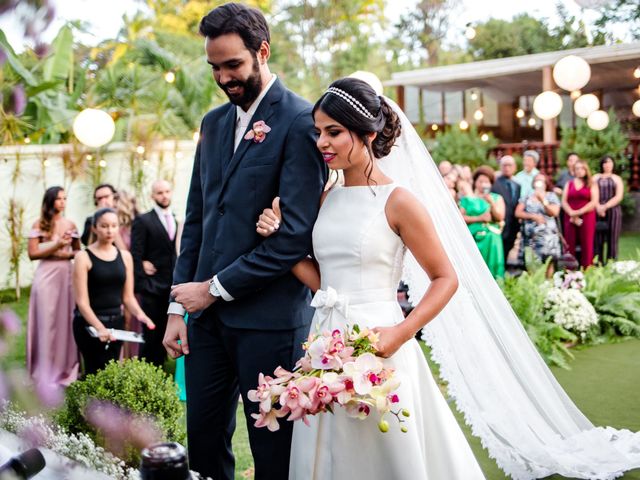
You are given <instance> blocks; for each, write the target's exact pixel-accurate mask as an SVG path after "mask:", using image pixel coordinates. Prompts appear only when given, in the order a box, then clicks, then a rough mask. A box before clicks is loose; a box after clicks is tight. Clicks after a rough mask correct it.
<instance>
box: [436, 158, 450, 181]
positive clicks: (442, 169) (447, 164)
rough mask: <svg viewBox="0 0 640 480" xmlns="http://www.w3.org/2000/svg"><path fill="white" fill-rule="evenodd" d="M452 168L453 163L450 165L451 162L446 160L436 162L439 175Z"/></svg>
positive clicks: (443, 174)
mask: <svg viewBox="0 0 640 480" xmlns="http://www.w3.org/2000/svg"><path fill="white" fill-rule="evenodd" d="M452 168H453V165H451V162H450V161H448V160H442V161H441V162H440V163H439V164H438V171H439V172H440V175H442V176H443V177H444V176H445V175H446V174H447V173H449V172H450V171H451V169H452Z"/></svg>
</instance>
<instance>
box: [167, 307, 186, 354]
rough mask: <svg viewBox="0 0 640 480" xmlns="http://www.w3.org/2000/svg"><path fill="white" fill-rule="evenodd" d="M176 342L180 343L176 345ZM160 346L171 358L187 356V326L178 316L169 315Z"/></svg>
mask: <svg viewBox="0 0 640 480" xmlns="http://www.w3.org/2000/svg"><path fill="white" fill-rule="evenodd" d="M178 341H179V342H180V343H178ZM162 345H163V346H164V348H165V350H166V351H167V353H168V354H169V356H170V357H171V358H178V357H181V356H182V355H189V342H188V341H187V325H186V324H185V323H184V318H182V317H181V316H180V315H175V314H170V315H169V319H168V320H167V328H166V329H165V331H164V338H163V339H162Z"/></svg>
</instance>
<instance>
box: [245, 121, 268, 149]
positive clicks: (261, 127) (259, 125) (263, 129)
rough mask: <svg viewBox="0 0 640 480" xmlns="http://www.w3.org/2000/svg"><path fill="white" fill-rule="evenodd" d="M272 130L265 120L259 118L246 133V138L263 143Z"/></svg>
mask: <svg viewBox="0 0 640 480" xmlns="http://www.w3.org/2000/svg"><path fill="white" fill-rule="evenodd" d="M270 131H271V127H270V126H269V125H267V124H266V123H264V121H263V120H259V121H257V122H255V123H254V124H253V127H252V128H251V130H249V131H248V132H247V133H246V135H245V136H244V139H245V140H253V142H254V143H262V142H264V139H265V138H267V133H269V132H270Z"/></svg>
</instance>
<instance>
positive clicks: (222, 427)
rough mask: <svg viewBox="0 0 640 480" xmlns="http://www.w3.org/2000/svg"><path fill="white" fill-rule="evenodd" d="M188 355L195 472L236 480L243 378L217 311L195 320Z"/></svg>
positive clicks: (191, 454)
mask: <svg viewBox="0 0 640 480" xmlns="http://www.w3.org/2000/svg"><path fill="white" fill-rule="evenodd" d="M188 338H189V352H190V353H189V355H187V356H186V358H185V386H186V390H187V438H188V442H189V445H188V448H189V462H190V467H191V469H192V470H194V471H196V472H199V473H200V474H201V475H202V476H203V477H211V478H214V479H215V480H233V479H234V468H235V460H234V457H233V452H232V450H231V438H232V437H233V432H234V430H235V428H236V408H237V405H238V381H237V375H236V372H235V368H234V366H233V362H232V359H231V358H230V355H229V353H230V352H229V351H228V349H227V348H226V346H225V343H226V342H225V339H224V338H223V335H222V331H221V323H220V320H219V319H218V318H217V317H216V316H214V315H211V314H206V313H205V314H203V315H202V316H201V317H200V318H198V319H195V320H189V326H188Z"/></svg>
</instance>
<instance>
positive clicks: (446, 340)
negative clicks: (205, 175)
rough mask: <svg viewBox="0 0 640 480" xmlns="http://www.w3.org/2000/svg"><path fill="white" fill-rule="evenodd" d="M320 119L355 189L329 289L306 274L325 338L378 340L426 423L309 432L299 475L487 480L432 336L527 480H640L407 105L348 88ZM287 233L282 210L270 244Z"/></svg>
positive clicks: (497, 448) (262, 227)
mask: <svg viewBox="0 0 640 480" xmlns="http://www.w3.org/2000/svg"><path fill="white" fill-rule="evenodd" d="M313 114H314V120H315V126H316V129H317V130H318V141H317V145H318V148H319V149H320V150H321V152H322V154H323V157H324V159H325V161H326V162H327V164H328V166H329V168H331V169H334V170H336V169H342V170H343V172H344V179H345V183H344V186H336V187H334V188H331V189H330V190H329V191H327V192H326V193H325V195H324V196H323V199H322V205H321V208H320V213H319V216H318V220H317V222H316V225H315V227H314V233H313V248H314V257H315V260H316V261H317V263H318V266H319V269H320V272H319V273H320V279H319V281H318V278H317V275H318V272H317V270H316V269H315V265H314V264H313V262H312V261H310V260H305V261H303V262H301V263H300V264H298V265H297V266H296V267H295V268H294V273H295V274H296V275H297V276H298V278H300V279H301V280H302V281H304V282H305V283H307V284H308V285H309V286H311V287H312V288H314V289H315V288H317V287H318V285H319V286H320V289H319V290H318V291H317V293H316V295H315V297H314V299H313V302H312V305H313V306H315V307H316V314H315V317H314V321H313V325H312V328H313V329H315V328H320V329H322V330H325V329H333V328H340V327H344V326H345V325H346V324H347V323H349V324H351V325H353V324H356V323H357V324H359V325H361V326H369V327H376V330H377V331H378V333H379V334H380V343H379V348H380V354H381V356H383V357H386V359H385V362H386V364H387V366H390V367H392V368H395V369H396V375H397V376H398V377H399V378H400V379H401V381H402V384H401V387H400V390H399V392H398V393H399V397H400V399H401V402H402V407H403V408H407V409H409V410H410V411H411V414H412V416H411V417H410V420H411V423H410V424H409V431H408V433H401V432H399V431H396V432H392V431H390V432H388V433H385V434H382V433H380V432H378V431H377V427H376V422H375V421H359V420H356V419H352V418H349V417H347V416H346V415H345V413H344V412H342V411H341V410H340V409H337V410H336V412H335V414H334V415H328V414H324V415H318V416H316V417H313V418H312V419H311V426H310V427H307V426H305V425H303V424H300V423H297V424H296V425H295V427H294V434H293V441H292V452H291V468H290V478H292V479H311V478H317V479H332V478H333V479H342V478H351V479H359V478H380V479H382V478H384V479H387V478H393V479H405V478H407V479H408V478H410V479H432V480H433V479H436V480H440V479H456V478H460V479H463V478H464V479H475V478H483V476H482V472H481V471H480V468H479V467H478V464H477V462H476V461H475V459H474V457H473V455H472V453H471V450H470V448H469V446H468V444H467V443H466V441H465V439H464V436H463V435H462V432H461V431H460V429H459V427H458V425H457V423H456V421H455V418H454V417H453V415H452V413H451V411H450V409H449V407H448V406H447V404H446V402H445V400H444V398H443V397H442V395H441V393H440V391H439V390H438V387H437V385H436V384H435V382H434V380H433V378H432V376H431V373H430V371H429V368H428V366H427V364H426V362H425V360H424V356H423V354H422V352H421V350H420V348H419V346H418V344H417V342H416V341H415V340H414V339H413V334H414V333H415V332H416V331H417V330H419V329H420V328H422V327H423V326H424V325H426V327H425V328H424V331H423V333H424V337H425V338H426V340H427V343H429V344H430V346H431V347H432V356H433V358H434V360H436V361H437V362H438V363H439V364H440V373H441V375H442V377H443V378H444V379H445V380H447V382H448V391H449V394H450V395H451V396H452V397H453V398H454V399H455V401H456V404H457V407H458V409H459V410H461V411H462V412H463V413H464V415H465V420H466V422H467V423H468V424H469V425H470V426H471V428H472V431H473V433H474V435H476V436H479V437H480V438H481V440H482V444H483V446H484V447H485V448H487V449H488V451H489V454H490V456H491V457H492V458H494V459H495V460H496V462H497V464H498V465H499V466H500V468H502V469H503V470H504V471H505V473H507V474H508V475H510V476H511V477H512V478H514V479H531V478H540V477H544V476H548V475H550V474H553V473H559V474H561V475H564V476H567V477H575V478H585V479H591V478H595V479H609V478H616V477H618V476H620V475H622V473H623V472H624V471H625V470H629V469H632V468H637V467H640V434H638V433H632V432H630V431H628V430H615V429H612V428H609V427H607V428H601V427H594V426H593V425H592V424H591V423H590V422H589V420H588V419H587V418H586V417H584V415H583V414H582V413H581V412H580V411H579V410H578V408H577V407H576V406H575V405H574V404H573V402H572V401H571V400H570V399H569V397H568V396H567V395H566V394H565V392H564V391H563V390H562V388H561V387H560V385H559V384H558V383H557V381H556V380H555V378H554V377H553V375H552V374H551V372H550V371H549V369H548V368H547V367H546V365H545V364H544V362H543V361H542V359H541V358H540V356H539V355H538V353H537V351H536V350H535V347H534V346H533V345H532V343H531V342H530V340H529V338H528V337H527V334H526V332H525V331H524V329H523V328H522V326H521V324H520V322H519V320H518V318H517V317H516V315H515V314H514V312H513V310H512V309H511V307H510V306H509V304H508V302H507V300H506V298H505V297H504V296H503V295H502V293H501V291H500V289H499V287H498V285H497V284H496V283H495V281H494V280H493V278H492V277H491V274H490V272H489V270H488V269H487V267H486V266H485V264H484V262H483V260H482V258H481V256H480V253H479V252H478V250H477V248H476V246H475V244H474V242H473V239H472V238H471V236H470V234H469V233H468V230H467V228H466V226H465V224H464V221H463V220H462V218H461V216H460V214H459V211H458V210H457V208H456V206H455V204H454V202H453V201H452V200H451V197H450V195H449V194H448V191H447V188H446V186H445V184H444V183H443V181H442V179H441V177H440V175H439V174H438V171H437V168H436V166H435V164H434V163H433V161H432V160H431V157H430V156H429V154H428V152H427V150H426V148H425V147H424V144H423V143H422V141H421V139H420V137H419V136H418V134H417V133H416V132H415V130H414V129H413V127H412V126H411V123H410V122H409V121H408V119H407V118H406V117H405V116H404V114H403V113H402V112H401V110H400V109H399V108H398V107H397V105H395V104H394V103H393V102H391V101H390V100H389V99H386V98H384V97H381V96H378V95H377V94H376V93H375V92H374V90H373V89H372V88H371V87H370V86H369V85H368V84H367V83H365V82H363V81H361V80H356V79H353V78H346V79H341V80H338V81H336V82H334V83H333V84H332V85H331V87H330V88H329V89H328V90H327V92H325V94H323V96H322V97H321V98H320V99H319V100H318V102H317V103H316V105H315V107H314V110H313ZM392 145H393V147H392ZM274 205H275V204H274ZM280 221H286V218H285V219H280V218H279V217H278V215H277V209H276V212H274V211H273V210H271V209H267V210H265V212H264V213H263V214H262V215H261V217H260V219H259V222H258V225H257V227H258V232H259V233H261V234H263V235H269V234H272V233H273V232H275V231H276V230H277V227H278V224H279V222H280ZM401 278H402V279H403V280H404V281H405V282H406V283H407V284H408V285H409V289H410V290H409V294H410V299H411V301H412V303H413V304H414V305H415V309H414V310H413V311H412V313H411V314H410V315H409V316H408V317H407V318H406V319H404V318H403V317H402V314H401V312H400V308H399V306H398V305H397V302H396V301H395V289H396V286H397V284H398V281H399V280H400V279H401ZM456 286H457V290H456Z"/></svg>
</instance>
